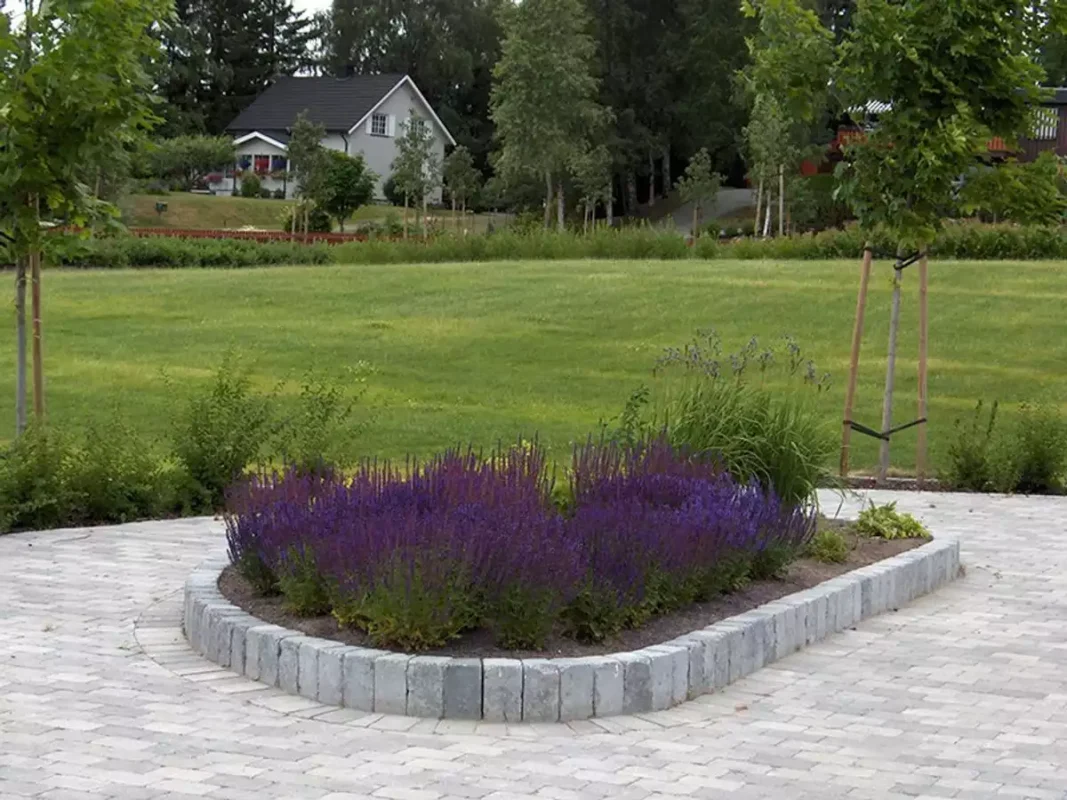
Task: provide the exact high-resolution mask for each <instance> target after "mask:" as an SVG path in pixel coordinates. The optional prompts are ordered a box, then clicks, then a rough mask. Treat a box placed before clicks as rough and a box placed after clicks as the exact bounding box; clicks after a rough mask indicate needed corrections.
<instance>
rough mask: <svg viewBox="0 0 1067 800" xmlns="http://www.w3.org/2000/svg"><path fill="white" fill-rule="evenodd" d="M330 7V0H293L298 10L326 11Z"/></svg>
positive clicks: (294, 6)
mask: <svg viewBox="0 0 1067 800" xmlns="http://www.w3.org/2000/svg"><path fill="white" fill-rule="evenodd" d="M329 7H330V0H293V8H295V9H296V10H297V11H309V12H312V13H314V12H316V11H324V10H326V9H327V8H329Z"/></svg>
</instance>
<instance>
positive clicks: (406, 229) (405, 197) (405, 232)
mask: <svg viewBox="0 0 1067 800" xmlns="http://www.w3.org/2000/svg"><path fill="white" fill-rule="evenodd" d="M407 238H408V193H407V192H404V241H407Z"/></svg>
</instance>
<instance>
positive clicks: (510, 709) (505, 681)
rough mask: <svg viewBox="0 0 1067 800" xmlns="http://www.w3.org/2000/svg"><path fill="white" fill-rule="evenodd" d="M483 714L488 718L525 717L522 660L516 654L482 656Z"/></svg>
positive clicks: (499, 719) (518, 718)
mask: <svg viewBox="0 0 1067 800" xmlns="http://www.w3.org/2000/svg"><path fill="white" fill-rule="evenodd" d="M482 676H483V677H482V680H483V683H482V718H483V719H485V721H486V722H521V721H522V662H521V661H520V660H518V659H517V658H486V659H483V660H482Z"/></svg>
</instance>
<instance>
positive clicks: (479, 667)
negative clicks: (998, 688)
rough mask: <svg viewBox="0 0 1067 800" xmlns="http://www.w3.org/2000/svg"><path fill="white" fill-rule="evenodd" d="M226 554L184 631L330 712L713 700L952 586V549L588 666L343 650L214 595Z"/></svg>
mask: <svg viewBox="0 0 1067 800" xmlns="http://www.w3.org/2000/svg"><path fill="white" fill-rule="evenodd" d="M228 563H229V562H228V561H227V560H226V559H225V558H220V559H212V560H210V561H207V562H205V563H203V564H201V565H200V566H199V567H198V568H197V569H196V570H194V571H193V573H192V574H191V575H190V576H189V578H188V579H187V580H186V583H185V597H184V604H183V612H182V629H183V631H184V633H185V636H186V638H187V639H188V641H189V644H190V646H191V647H192V648H193V649H194V650H195V651H196V652H198V653H200V654H201V655H202V656H204V657H205V658H207V659H208V660H210V661H213V662H215V663H216V664H218V665H219V666H221V667H225V668H228V669H230V670H232V671H234V672H236V673H238V674H241V675H245V676H247V677H248V678H250V679H252V680H256V681H259V682H261V683H265V684H267V685H269V686H275V687H278V688H280V689H282V690H284V691H286V692H289V693H292V694H300V695H303V696H305V697H308V698H309V699H312V700H316V701H318V702H320V703H323V704H326V705H340V706H344V707H346V708H352V709H356V710H359V711H367V712H378V713H384V714H404V715H408V716H427V717H431V718H432V717H436V718H443V719H468V720H469V719H475V720H477V719H484V720H488V721H494V722H509V723H511V722H520V721H524V722H556V721H564V722H566V721H570V720H580V719H590V718H592V717H610V716H615V715H618V714H637V713H643V712H650V711H659V710H663V709H665V708H670V707H672V706H676V705H679V704H680V703H683V702H685V701H686V700H692V699H694V698H696V697H699V696H700V695H702V694H706V693H708V692H714V691H717V690H719V689H722V688H723V687H725V686H727V685H728V684H730V683H733V682H734V681H736V680H739V679H741V678H743V677H745V676H746V675H750V674H751V673H753V672H755V671H756V670H758V669H760V668H762V667H764V666H766V665H767V664H771V663H773V662H774V661H777V660H778V659H781V658H785V657H786V656H788V655H789V654H790V653H793V652H796V651H797V650H801V649H803V648H804V647H806V646H807V645H810V644H814V643H815V642H818V641H821V640H822V639H825V638H826V637H828V636H831V635H833V634H834V633H837V632H839V631H842V630H845V629H847V628H850V627H852V626H854V625H855V624H857V623H858V622H861V621H862V620H865V619H868V618H870V617H873V616H877V615H878V614H881V613H883V612H885V611H887V610H891V609H896V608H899V607H900V606H902V605H905V604H906V603H908V602H910V601H911V600H914V599H915V598H917V597H920V596H922V595H924V594H927V593H929V592H932V591H934V590H936V589H938V588H939V587H941V586H942V585H944V584H946V583H948V582H950V581H952V580H955V578H956V577H957V576H958V574H959V571H960V544H959V541H958V540H956V539H954V538H938V539H934V540H933V541H931V542H929V543H927V544H924V545H922V546H921V547H917V548H915V549H914V550H909V551H908V552H906V553H901V554H900V555H898V556H894V557H892V558H889V559H886V560H884V561H880V562H878V563H876V564H871V565H869V566H866V567H861V568H860V569H857V570H854V571H852V572H848V573H846V574H844V575H840V576H838V577H836V578H833V579H831V580H828V581H826V582H824V583H821V584H819V585H818V586H814V587H812V588H810V589H806V590H804V591H801V592H797V593H795V594H791V595H788V596H786V597H782V598H780V599H778V600H775V601H773V602H770V603H767V604H765V605H762V606H759V607H758V608H754V609H751V610H750V611H746V612H745V613H743V614H739V615H737V616H734V617H730V618H728V619H724V620H722V621H720V622H716V623H715V624H713V625H709V626H708V627H706V628H703V629H701V630H696V631H692V632H691V633H688V634H685V635H683V636H679V637H678V638H676V639H672V640H671V641H669V642H662V643H660V644H657V645H653V646H650V647H646V648H643V649H641V650H637V651H634V652H626V653H609V654H607V655H602V656H589V657H586V658H557V659H543V658H538V659H512V658H486V659H477V658H451V657H433V656H421V655H420V656H413V655H410V654H406V653H392V652H387V651H384V650H374V649H370V648H365V647H351V646H348V645H343V644H340V643H338V642H335V641H330V640H327V639H318V638H314V637H310V636H305V635H304V634H302V633H300V632H298V631H293V630H289V629H287V628H283V627H280V626H278V625H271V624H268V623H266V622H264V621H262V620H260V619H257V618H256V617H253V616H251V615H250V614H248V613H246V612H244V611H242V610H241V609H240V608H238V607H237V606H235V605H233V604H232V603H230V602H229V601H228V600H226V599H225V598H224V597H223V596H222V594H221V593H220V592H219V589H218V580H219V575H220V573H221V572H222V570H223V569H224V568H225V567H226V566H227V564H228Z"/></svg>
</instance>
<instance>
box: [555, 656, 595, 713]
mask: <svg viewBox="0 0 1067 800" xmlns="http://www.w3.org/2000/svg"><path fill="white" fill-rule="evenodd" d="M553 663H554V664H555V665H556V667H557V668H558V669H559V718H560V721H561V722H570V721H572V720H579V719H590V718H591V717H592V716H593V692H594V673H595V669H596V665H597V664H598V663H599V659H596V658H556V659H553Z"/></svg>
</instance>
